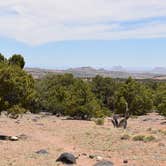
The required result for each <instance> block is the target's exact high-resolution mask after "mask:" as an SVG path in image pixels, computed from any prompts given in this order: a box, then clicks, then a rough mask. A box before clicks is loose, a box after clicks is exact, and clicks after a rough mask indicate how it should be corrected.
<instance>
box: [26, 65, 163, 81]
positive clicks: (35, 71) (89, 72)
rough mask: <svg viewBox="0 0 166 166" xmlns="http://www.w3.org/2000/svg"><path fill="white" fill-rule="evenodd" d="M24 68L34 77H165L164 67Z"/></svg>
mask: <svg viewBox="0 0 166 166" xmlns="http://www.w3.org/2000/svg"><path fill="white" fill-rule="evenodd" d="M25 70H26V71H27V72H28V73H30V74H32V76H33V77H34V78H36V79H39V78H42V77H43V76H45V75H46V74H48V73H55V74H63V73H71V74H73V75H74V76H75V77H82V78H88V77H95V76H96V75H101V76H103V77H112V78H128V77H129V76H131V77H133V78H135V79H166V68H162V67H157V68H154V69H153V70H151V71H138V72H134V71H127V70H126V69H124V68H123V67H121V66H118V67H113V68H111V69H110V70H106V69H95V68H92V67H79V68H69V69H66V70H49V69H40V68H25Z"/></svg>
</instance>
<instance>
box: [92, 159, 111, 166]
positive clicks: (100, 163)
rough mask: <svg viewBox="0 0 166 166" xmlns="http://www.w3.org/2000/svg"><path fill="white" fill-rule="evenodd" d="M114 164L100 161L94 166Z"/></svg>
mask: <svg viewBox="0 0 166 166" xmlns="http://www.w3.org/2000/svg"><path fill="white" fill-rule="evenodd" d="M113 165H114V164H113V163H112V162H111V161H105V160H103V161H99V162H98V163H96V164H95V165H94V166H113Z"/></svg>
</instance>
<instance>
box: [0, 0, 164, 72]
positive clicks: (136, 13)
mask: <svg viewBox="0 0 166 166" xmlns="http://www.w3.org/2000/svg"><path fill="white" fill-rule="evenodd" d="M39 4H40V5H39ZM0 22H1V26H0V52H1V53H3V54H4V55H6V56H7V57H9V56H10V55H12V54H14V53H19V54H22V55H24V57H25V60H26V67H40V68H52V69H56V68H58V69H59V68H68V67H80V66H92V67H99V68H100V67H101V68H111V66H118V65H121V66H124V67H129V68H139V69H141V68H143V69H150V68H152V67H156V66H163V67H166V63H165V62H166V1H164V0H146V1H145V0H134V1H133V0H125V1H124V0H118V1H114V0H102V1H99V0H68V1H66V0H47V1H44V0H35V1H34V0H28V2H25V1H21V0H6V1H4V2H2V1H1V2H0Z"/></svg>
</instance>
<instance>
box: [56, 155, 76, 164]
mask: <svg viewBox="0 0 166 166" xmlns="http://www.w3.org/2000/svg"><path fill="white" fill-rule="evenodd" d="M76 158H77V157H75V156H74V155H73V154H71V153H62V154H61V155H60V156H59V157H58V159H57V160H56V161H57V162H58V161H60V162H62V163H64V164H76Z"/></svg>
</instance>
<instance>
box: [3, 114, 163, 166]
mask: <svg viewBox="0 0 166 166" xmlns="http://www.w3.org/2000/svg"><path fill="white" fill-rule="evenodd" d="M164 121H166V120H165V119H164V118H163V117H161V116H159V115H156V114H150V115H147V116H142V117H139V118H131V119H130V120H129V123H128V128H127V129H126V130H123V129H115V128H113V126H112V124H111V123H109V122H108V120H107V119H106V121H105V124H104V126H98V125H96V124H95V123H94V122H93V121H92V122H89V121H76V120H63V119H61V118H57V117H54V116H44V115H32V114H28V115H24V116H23V118H21V119H17V120H13V119H8V118H7V117H5V116H1V117H0V135H12V136H18V135H21V134H25V135H27V139H23V140H19V141H16V142H12V141H2V140H0V150H1V153H0V166H58V165H61V164H59V163H56V162H55V160H56V158H57V157H58V156H59V155H60V154H61V153H62V152H71V153H73V154H74V155H76V156H78V155H79V154H80V157H79V159H78V160H77V165H78V166H92V165H93V164H94V163H96V159H95V158H94V159H90V158H89V155H97V156H101V157H102V158H103V159H107V160H110V161H112V162H113V163H114V165H115V166H166V133H165V132H166V124H165V123H163V124H161V123H162V122H164ZM124 134H127V135H129V136H130V137H131V138H130V139H129V140H121V137H122V136H123V135H124ZM140 134H143V135H153V136H154V137H155V138H156V140H154V141H151V142H143V141H133V139H132V138H133V136H135V135H140ZM41 149H45V150H47V151H48V154H37V153H36V151H39V150H41ZM85 154H86V155H85ZM124 160H128V163H127V164H124V163H123V161H124Z"/></svg>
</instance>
